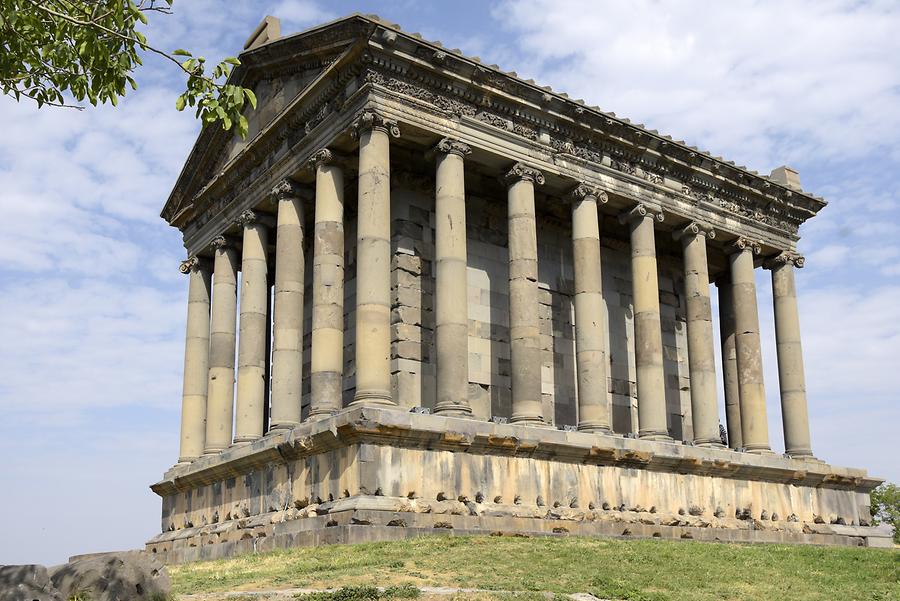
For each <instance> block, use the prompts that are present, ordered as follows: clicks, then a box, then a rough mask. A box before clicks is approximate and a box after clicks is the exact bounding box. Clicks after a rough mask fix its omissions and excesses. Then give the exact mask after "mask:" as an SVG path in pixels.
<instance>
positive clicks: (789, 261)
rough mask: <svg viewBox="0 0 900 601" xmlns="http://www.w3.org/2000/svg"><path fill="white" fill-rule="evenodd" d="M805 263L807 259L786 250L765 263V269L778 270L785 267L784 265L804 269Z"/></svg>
mask: <svg viewBox="0 0 900 601" xmlns="http://www.w3.org/2000/svg"><path fill="white" fill-rule="evenodd" d="M805 263H806V259H805V258H804V257H803V255H799V254H797V253H795V252H791V251H787V250H785V251H782V252H780V253H778V254H777V255H775V256H773V257H769V258H768V259H766V260H765V261H764V262H763V267H765V268H766V269H776V268H778V267H783V266H784V265H793V266H794V267H797V268H802V267H803V265H804V264H805Z"/></svg>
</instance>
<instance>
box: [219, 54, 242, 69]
mask: <svg viewBox="0 0 900 601" xmlns="http://www.w3.org/2000/svg"><path fill="white" fill-rule="evenodd" d="M222 62H225V63H228V64H229V65H234V66H235V67H237V66H238V65H240V64H241V61H239V60H238V59H236V58H234V57H233V56H229V57H228V58H226V59H225V60H224V61H222Z"/></svg>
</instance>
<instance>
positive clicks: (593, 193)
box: [569, 182, 609, 204]
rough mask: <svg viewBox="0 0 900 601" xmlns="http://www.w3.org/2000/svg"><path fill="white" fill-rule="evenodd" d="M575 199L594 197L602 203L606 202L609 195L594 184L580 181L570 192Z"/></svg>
mask: <svg viewBox="0 0 900 601" xmlns="http://www.w3.org/2000/svg"><path fill="white" fill-rule="evenodd" d="M569 194H570V195H571V197H572V199H573V200H576V201H577V200H584V199H585V198H593V199H594V200H596V201H597V202H599V203H600V204H606V203H607V202H608V201H609V196H607V195H606V192H604V191H603V190H602V189H600V188H599V187H597V186H594V185H592V184H587V183H585V182H580V183H579V184H578V185H577V186H575V188H574V189H573V190H572V191H571V192H569Z"/></svg>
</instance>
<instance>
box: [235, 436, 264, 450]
mask: <svg viewBox="0 0 900 601" xmlns="http://www.w3.org/2000/svg"><path fill="white" fill-rule="evenodd" d="M260 438H262V436H244V437H241V438H235V439H234V442H233V443H231V446H230V447H228V448H229V449H233V448H234V447H240V446H244V445H248V444H250V443H251V442H256V441H257V440H259V439H260Z"/></svg>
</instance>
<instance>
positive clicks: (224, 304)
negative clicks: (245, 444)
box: [203, 236, 238, 455]
mask: <svg viewBox="0 0 900 601" xmlns="http://www.w3.org/2000/svg"><path fill="white" fill-rule="evenodd" d="M212 245H213V247H214V248H215V249H216V257H215V264H214V265H213V293H212V319H211V327H210V330H211V332H210V344H209V398H208V400H207V403H206V446H205V448H204V449H203V453H204V454H205V455H212V454H215V453H218V452H220V451H223V450H225V449H227V448H228V447H229V446H230V445H231V433H232V430H233V429H234V351H235V340H236V339H237V266H238V257H237V250H235V248H234V245H233V244H231V242H229V240H228V239H226V238H225V237H224V236H219V237H218V238H216V239H215V240H213V243H212Z"/></svg>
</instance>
